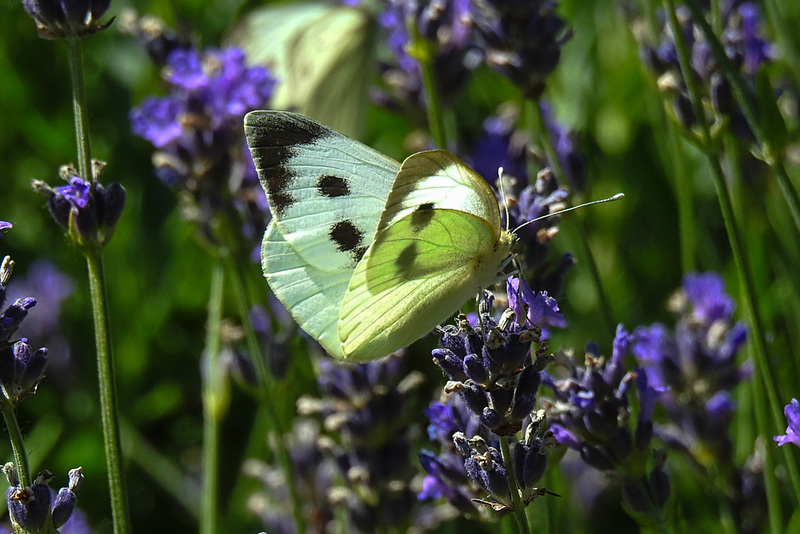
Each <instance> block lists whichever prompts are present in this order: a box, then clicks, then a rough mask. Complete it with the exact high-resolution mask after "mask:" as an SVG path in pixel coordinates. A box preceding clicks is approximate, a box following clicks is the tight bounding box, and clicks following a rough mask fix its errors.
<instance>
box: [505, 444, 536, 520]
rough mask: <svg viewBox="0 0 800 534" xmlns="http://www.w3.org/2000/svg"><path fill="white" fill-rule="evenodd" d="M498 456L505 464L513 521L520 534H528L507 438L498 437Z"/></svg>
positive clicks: (523, 507) (523, 505) (523, 504)
mask: <svg viewBox="0 0 800 534" xmlns="http://www.w3.org/2000/svg"><path fill="white" fill-rule="evenodd" d="M500 454H502V455H503V463H505V464H506V474H507V475H508V492H509V494H510V495H511V502H512V503H513V507H514V519H516V520H517V526H518V527H519V532H520V533H521V534H529V533H530V528H529V527H528V518H527V517H526V516H525V503H523V502H522V497H521V496H520V494H519V485H518V484H517V476H516V474H515V473H514V459H513V458H512V457H511V449H510V448H509V446H508V436H500Z"/></svg>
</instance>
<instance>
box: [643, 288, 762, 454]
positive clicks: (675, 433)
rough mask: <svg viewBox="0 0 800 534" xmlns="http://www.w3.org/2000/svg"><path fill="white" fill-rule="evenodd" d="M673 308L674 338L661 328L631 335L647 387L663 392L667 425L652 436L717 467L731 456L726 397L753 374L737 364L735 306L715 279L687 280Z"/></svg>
mask: <svg viewBox="0 0 800 534" xmlns="http://www.w3.org/2000/svg"><path fill="white" fill-rule="evenodd" d="M671 305H672V308H673V311H675V312H676V313H678V324H677V325H676V328H675V332H674V333H673V332H671V331H669V330H668V329H667V328H666V327H665V326H663V325H660V324H654V325H652V326H649V327H639V328H637V329H636V330H635V331H634V333H633V340H632V344H631V352H632V353H633V355H634V356H635V357H636V359H637V360H638V361H639V363H640V365H641V366H642V368H643V371H644V373H646V374H647V379H648V382H649V383H650V384H651V385H652V386H653V387H657V388H662V389H665V390H667V391H666V392H665V394H664V395H662V396H661V397H660V398H659V403H660V404H662V405H663V406H664V408H665V409H666V411H667V414H668V415H669V419H670V424H669V425H666V426H661V427H657V429H656V432H657V433H659V434H660V435H661V437H662V438H663V439H666V440H667V442H668V443H670V444H671V445H672V446H675V447H679V448H681V449H683V450H685V451H687V452H689V453H690V454H692V455H696V454H701V453H702V457H706V455H707V454H708V451H715V452H714V455H713V457H714V460H713V462H714V463H715V464H718V463H719V462H720V459H721V458H729V457H730V456H729V455H730V454H731V452H732V451H731V448H732V443H731V441H730V435H729V432H728V426H729V424H730V421H731V418H732V415H733V407H732V405H731V403H732V400H731V398H730V395H729V392H730V391H731V390H732V389H733V388H734V387H735V386H736V385H737V384H739V382H741V381H742V380H744V379H745V378H748V377H749V375H750V373H751V368H750V366H744V367H739V366H738V365H737V364H736V356H737V354H738V351H739V349H740V348H741V347H742V345H743V344H744V342H745V339H746V337H747V333H746V329H745V326H744V325H743V324H742V323H734V322H733V312H734V310H735V305H734V303H733V301H732V300H731V298H730V297H729V296H728V295H727V294H726V293H725V286H724V283H723V281H722V278H721V277H720V276H719V275H717V274H716V273H699V274H698V273H689V274H687V275H686V276H685V277H684V281H683V291H682V292H681V293H679V294H678V295H677V296H676V297H674V298H673V300H672V302H671ZM703 451H705V452H703ZM697 460H698V461H699V462H700V463H701V464H705V463H707V461H709V460H703V459H702V458H701V457H697Z"/></svg>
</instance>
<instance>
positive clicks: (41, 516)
mask: <svg viewBox="0 0 800 534" xmlns="http://www.w3.org/2000/svg"><path fill="white" fill-rule="evenodd" d="M3 470H4V472H5V474H6V477H7V478H8V481H9V484H10V487H9V488H8V490H7V492H6V504H7V505H8V512H9V516H10V517H11V522H12V523H13V524H14V525H15V526H17V527H19V528H22V529H24V530H25V531H26V532H38V531H39V530H41V529H42V528H43V526H44V525H45V523H46V522H47V520H48V518H51V519H52V524H53V526H54V527H55V528H60V527H62V526H63V525H64V524H65V523H66V522H67V521H68V520H69V518H70V516H71V515H72V512H73V510H74V509H75V502H76V497H75V491H77V490H78V488H79V487H80V485H81V481H82V480H83V473H82V471H81V468H80V467H78V468H75V469H72V470H70V472H69V484H68V486H67V487H65V488H61V489H60V490H59V491H58V494H57V495H56V496H55V498H54V496H53V490H52V489H50V486H49V484H50V481H51V480H52V479H53V478H54V477H55V475H53V474H52V473H50V472H49V471H41V472H40V473H39V474H38V475H37V477H36V479H35V480H34V482H33V484H32V485H31V486H29V487H25V488H20V487H19V479H18V478H17V474H16V471H15V469H14V466H13V464H11V463H8V464H6V465H5V466H4V467H3ZM65 532H66V531H65Z"/></svg>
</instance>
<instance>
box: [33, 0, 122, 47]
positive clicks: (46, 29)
mask: <svg viewBox="0 0 800 534" xmlns="http://www.w3.org/2000/svg"><path fill="white" fill-rule="evenodd" d="M109 4H111V0H91V1H86V0H84V1H81V2H65V1H63V0H61V1H59V0H22V6H23V7H24V8H25V11H27V12H28V14H29V15H30V16H31V17H33V20H34V21H36V27H37V29H38V30H39V36H40V37H42V38H43V39H68V38H73V39H74V38H77V39H83V38H84V37H89V36H90V35H94V34H95V33H97V32H99V31H101V30H104V29H106V28H107V27H108V26H109V25H110V24H111V22H112V21H113V20H114V19H111V20H110V21H108V22H107V23H105V24H100V23H99V22H98V20H99V19H100V18H101V17H102V16H103V15H104V14H105V12H106V10H108V6H109Z"/></svg>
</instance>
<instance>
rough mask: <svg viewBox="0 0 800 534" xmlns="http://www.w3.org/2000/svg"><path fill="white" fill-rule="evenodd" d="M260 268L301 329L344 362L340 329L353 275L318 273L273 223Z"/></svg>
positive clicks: (346, 271)
mask: <svg viewBox="0 0 800 534" xmlns="http://www.w3.org/2000/svg"><path fill="white" fill-rule="evenodd" d="M261 266H262V268H263V270H264V277H265V278H266V279H267V283H269V286H270V287H271V288H272V291H273V293H275V296H276V297H278V299H279V300H280V301H281V302H282V303H283V305H284V306H285V307H286V309H287V310H289V313H291V314H292V317H294V320H295V321H297V324H299V325H300V327H301V328H302V329H303V330H305V331H306V332H308V333H309V334H310V335H311V336H312V337H313V338H315V339H317V340H318V341H319V343H320V345H322V347H323V348H324V349H325V350H326V351H328V352H329V353H330V354H331V355H332V356H336V357H338V358H342V357H343V354H342V348H341V343H340V342H339V334H338V331H337V325H338V322H339V305H340V304H341V302H342V298H343V297H344V293H345V291H346V290H347V284H348V283H349V282H350V277H351V275H352V271H351V270H349V269H345V270H341V271H336V272H333V273H331V272H325V271H320V270H319V269H315V268H314V267H312V266H311V265H309V264H308V263H306V262H305V261H303V259H302V258H301V257H300V256H299V255H298V254H297V253H296V252H295V251H294V249H293V248H292V247H291V246H290V245H289V244H288V243H287V242H286V240H285V239H283V237H282V236H281V233H280V232H279V231H278V229H277V227H276V226H275V225H274V224H272V223H270V225H269V227H268V228H267V231H266V233H265V234H264V242H263V243H262V246H261Z"/></svg>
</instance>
